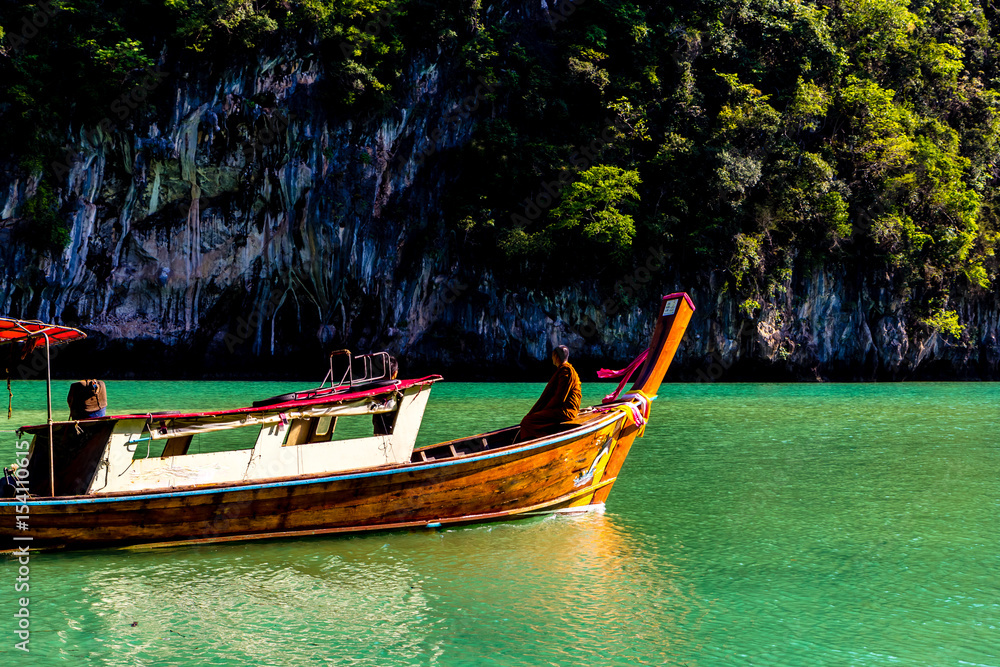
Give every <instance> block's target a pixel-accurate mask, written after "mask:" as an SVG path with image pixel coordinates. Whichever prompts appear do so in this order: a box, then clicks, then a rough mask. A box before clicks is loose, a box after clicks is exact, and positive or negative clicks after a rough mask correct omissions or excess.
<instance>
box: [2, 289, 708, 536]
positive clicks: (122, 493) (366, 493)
mask: <svg viewBox="0 0 1000 667" xmlns="http://www.w3.org/2000/svg"><path fill="white" fill-rule="evenodd" d="M693 312H694V306H693V304H692V303H691V301H690V299H689V297H688V296H687V295H686V294H683V293H677V294H670V295H667V296H665V297H663V299H662V301H661V306H660V309H659V310H658V314H657V323H656V327H655V329H654V332H653V336H652V338H651V341H650V346H649V349H648V350H647V351H646V352H644V353H643V354H641V355H640V356H639V358H637V359H636V360H635V361H634V362H633V364H631V365H630V366H629V367H628V368H626V369H624V370H623V371H613V372H612V371H606V372H605V373H608V375H603V377H623V378H624V379H622V381H621V384H620V385H619V387H618V389H617V390H616V391H615V392H614V393H613V394H611V395H609V396H607V397H606V398H605V400H604V402H603V404H602V405H601V406H596V407H593V408H587V409H585V410H583V411H582V412H581V414H580V416H579V417H578V418H576V419H575V420H573V421H572V422H568V423H564V424H558V425H553V426H554V427H555V428H559V429H565V430H562V431H561V432H559V433H557V434H554V435H550V436H546V437H543V438H538V439H535V440H529V441H527V442H522V443H514V440H515V437H516V435H517V433H518V429H517V427H511V428H508V429H503V430H501V431H497V432H494V433H488V434H481V435H477V436H473V437H470V438H464V439H461V440H454V441H450V442H446V443H440V444H437V445H432V446H430V447H424V448H418V449H414V442H415V439H416V432H417V431H416V429H417V427H418V425H419V416H420V415H422V413H423V403H420V402H418V401H417V398H419V396H424V399H425V400H426V395H425V394H424V392H429V387H430V384H432V383H433V382H435V381H436V380H438V379H440V377H439V376H430V377H428V378H421V379H417V380H407V381H397V380H392V381H391V386H381V385H380V386H376V387H372V388H367V389H362V388H361V386H359V387H354V385H351V388H349V389H350V390H349V391H347V393H344V392H340V388H339V387H338V388H331V389H328V390H326V393H325V394H323V395H319V394H318V391H317V393H316V395H312V396H308V397H301V398H300V397H298V396H297V395H294V396H293V397H292V399H290V400H284V399H286V398H287V397H285V396H283V397H279V400H278V401H277V402H276V403H275V402H274V401H266V402H264V403H262V404H261V405H256V406H254V407H251V408H241V409H235V410H225V411H217V412H207V413H190V414H188V413H185V414H180V413H160V414H157V415H153V414H147V415H141V414H140V415H126V416H121V417H114V418H109V419H111V420H112V421H113V422H114V424H113V425H111V424H108V425H104V424H103V422H88V424H87V428H86V429H83V428H81V429H80V433H79V437H78V438H76V439H75V440H74V438H73V437H69V428H70V426H71V424H69V423H66V424H60V425H58V429H57V428H56V427H57V425H56V424H55V423H54V422H53V421H52V419H51V414H50V415H49V420H48V422H47V423H46V425H44V426H37V427H25V428H24V429H23V430H24V431H25V432H28V433H31V434H33V435H34V436H35V442H34V445H35V446H33V448H32V454H31V460H30V465H29V464H21V465H22V466H24V467H23V468H22V469H21V470H19V471H17V472H18V475H21V474H22V473H27V470H28V469H29V468H31V469H32V470H39V469H41V470H47V472H48V478H49V479H48V486H47V491H48V493H49V495H48V496H47V497H37V496H29V494H28V490H27V489H26V488H23V487H22V488H20V489H19V491H18V493H19V494H20V495H19V496H18V497H17V498H15V499H13V500H7V499H3V500H0V531H2V533H3V535H4V536H5V537H6V536H7V535H9V536H10V537H11V540H10V541H9V542H7V545H10V546H12V547H13V549H14V550H17V549H18V548H24V547H28V548H58V547H73V548H80V547H85V548H86V547H94V548H99V547H107V546H116V547H121V546H133V545H164V544H191V543H199V542H219V541H229V540H246V539H260V538H269V537H288V536H301V535H315V534H324V533H342V532H355V531H367V530H384V529H394V528H405V527H418V526H427V527H435V526H440V525H445V524H457V523H471V522H480V521H489V520H496V519H502V518H506V517H513V516H523V515H526V514H531V513H535V512H551V511H556V510H562V509H574V508H581V507H585V506H587V505H591V504H600V503H603V502H604V501H605V500H606V499H607V497H608V494H609V493H610V492H611V488H612V486H613V484H614V482H615V480H616V479H617V476H618V473H619V471H620V469H621V467H622V465H623V463H624V461H625V458H626V457H627V455H628V452H629V449H630V448H631V446H632V442H633V441H634V439H635V438H636V437H637V436H638V435H641V433H642V430H643V428H644V424H645V423H646V420H647V419H648V418H649V415H650V404H651V402H652V401H653V400H654V399H655V397H656V392H657V390H658V388H659V386H660V383H661V382H662V380H663V376H664V373H666V371H667V368H668V367H669V365H670V361H671V360H672V359H673V357H674V354H675V353H676V351H677V348H678V346H679V345H680V342H681V339H682V337H683V335H684V330H685V329H686V327H687V324H688V322H689V320H690V318H691V315H692V313H693ZM29 325H31V326H29ZM11 326H13V325H11ZM18 326H20V327H21V328H20V329H17V330H16V334H17V336H19V337H21V338H23V339H24V340H26V341H28V342H32V341H33V340H34V339H32V338H31V337H32V336H35V337H37V336H38V335H40V334H38V333H36V332H35V330H34V329H33V328H32V326H35V325H34V324H31V323H27V324H25V323H20V324H19V325H18ZM50 329H51V327H50V328H46V329H44V332H43V333H44V334H45V335H49V331H50ZM12 330H13V329H12ZM52 331H55V332H56V333H54V334H52V335H57V334H58V333H59V331H57V330H55V329H52ZM71 334H72V335H75V334H73V332H72V331H70V332H69V333H66V335H67V336H69V335H71ZM10 335H14V334H10ZM81 335H82V334H81ZM46 340H48V339H46ZM0 342H2V341H0ZM644 360H645V364H644V365H643V366H642V367H641V369H640V368H639V364H640V363H641V362H643V361H644ZM636 369H639V370H638V379H636V380H635V383H634V384H633V385H632V387H631V389H630V391H628V392H627V393H625V394H622V393H621V392H622V390H623V388H624V386H625V383H626V382H627V381H628V380H629V378H630V376H631V373H632V372H634V371H635V370H636ZM390 398H391V405H390ZM407 401H409V402H407ZM392 411H394V412H395V413H396V417H395V418H394V421H393V426H392V427H391V428H388V433H387V432H385V431H381V430H379V431H377V432H376V433H374V434H373V435H371V436H366V437H364V438H356V439H348V440H343V441H336V442H335V441H333V440H332V439H331V438H332V436H333V433H334V431H335V429H334V425H335V421H334V420H335V419H336V418H337V417H336V416H337V415H341V414H342V416H346V415H353V416H360V415H364V417H365V418H368V417H369V413H372V414H388V413H389V412H392ZM323 419H327V420H331V421H329V423H327V424H326V425H323V424H321V420H323ZM286 424H287V425H288V428H287V429H285V426H286ZM95 425H96V426H95ZM92 427H94V428H96V430H93V431H90V430H88V429H91V428H92ZM251 427H253V428H259V431H257V440H256V443H255V445H254V447H253V449H244V450H238V451H235V452H226V453H209V454H187V453H186V452H187V450H188V448H189V447H190V441H191V438H193V437H196V436H197V435H200V434H202V433H207V432H212V431H214V430H220V429H225V430H236V429H239V428H251ZM383 427H384V424H383ZM386 428H387V427H386ZM74 432H76V428H75V425H74ZM57 434H58V435H59V436H60V438H58V442H59V446H58V448H57V447H56V446H55V443H56V441H57V438H56V435H57ZM81 438H82V439H81ZM154 439H166V444H165V446H164V448H163V452H162V453H161V454H159V455H158V456H152V457H151V456H149V449H148V448H149V447H150V445H149V441H151V440H154ZM142 442H146V443H147V445H146V446H147V456H146V457H144V458H141V459H137V458H136V456H135V451H137V450H134V449H132V447H138V446H139V443H142ZM73 443H75V444H74V445H73V447H75V449H74V448H73V447H70V444H73ZM363 447H366V448H367V450H365V451H367V453H368V454H370V456H369V457H368V458H367V459H358V458H354V455H355V454H357V451H356V450H357V449H358V448H363ZM57 449H58V451H59V453H60V457H56V456H55V454H54V453H53V452H55V451H56V450H57ZM390 451H391V454H392V456H391V457H390V456H389V453H390ZM57 458H58V459H59V460H60V461H61V463H57ZM285 459H287V460H288V461H287V462H285ZM137 461H138V462H137ZM359 461H361V462H359ZM286 463H287V465H286ZM196 464H200V465H201V468H197V467H196ZM223 464H225V465H223ZM361 465H366V466H367V467H359V466H361ZM212 466H216V467H215V468H213V467H212ZM289 466H294V467H289ZM190 468H194V469H195V470H196V471H204V470H203V469H211V470H209V472H211V471H216V470H221V471H222V472H221V473H218V474H219V475H222V474H224V475H225V476H222V477H214V478H212V477H209V478H200V481H201V484H200V485H193V484H194V483H193V482H192V481H191V480H192V479H195V478H193V477H190V476H184V475H182V476H180V477H178V475H181V473H185V472H186V471H187V470H188V469H190ZM347 468H354V469H347ZM57 472H58V473H59V475H58V476H57V475H56V473H57ZM126 474H131V475H132V477H130V478H126V477H124V476H125V475H126ZM206 474H207V473H206ZM212 474H216V473H215V472H212ZM149 475H152V477H149ZM278 475H283V476H278ZM67 476H68V477H67ZM75 476H82V477H83V479H82V481H80V480H78V481H79V483H77V481H74V478H75ZM26 477H27V475H24V476H23V478H24V479H26ZM19 479H22V477H19ZM67 479H69V482H70V484H69V485H68V486H67V485H66V480H67ZM122 479H124V480H125V482H128V484H124V486H123V483H121V482H118V481H117V480H122ZM107 480H112V482H114V483H109V482H108V481H107ZM178 480H180V481H179V483H182V484H192V485H191V486H176V485H175V482H177V481H178ZM242 480H248V481H242ZM32 482H34V479H32ZM133 483H134V484H133ZM116 484H117V486H116ZM143 485H144V486H143ZM32 486H37V485H35V484H32ZM80 489H86V490H87V491H81V490H80ZM79 493H86V495H68V494H79ZM5 541H6V540H5Z"/></svg>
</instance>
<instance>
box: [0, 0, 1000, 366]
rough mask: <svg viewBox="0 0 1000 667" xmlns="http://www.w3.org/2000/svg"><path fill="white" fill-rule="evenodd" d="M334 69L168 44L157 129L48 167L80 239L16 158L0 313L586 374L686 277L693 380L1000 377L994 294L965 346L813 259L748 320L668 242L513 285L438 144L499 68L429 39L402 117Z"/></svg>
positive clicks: (137, 360)
mask: <svg viewBox="0 0 1000 667" xmlns="http://www.w3.org/2000/svg"><path fill="white" fill-rule="evenodd" d="M518 11H520V12H522V13H523V17H522V19H523V20H530V19H531V11H535V12H537V11H538V8H537V7H535V9H534V10H528V9H525V8H523V7H522V8H520V9H517V8H516V7H507V6H501V7H498V8H496V10H495V14H500V13H507V14H509V13H510V12H514V13H515V17H516V14H517V12H518ZM535 18H537V17H535ZM319 62H320V61H318V60H317V59H315V58H314V57H313V56H312V55H311V54H310V53H308V52H300V50H297V49H296V48H295V47H293V46H291V45H288V46H287V47H286V48H283V49H281V50H280V51H279V52H277V53H261V54H260V55H259V56H258V57H257V59H256V61H254V62H246V63H243V64H241V65H232V66H230V67H228V68H226V69H224V70H222V71H211V70H208V71H205V72H184V71H179V70H178V69H177V63H176V62H174V61H171V59H170V57H169V56H168V55H167V54H164V56H163V57H162V58H161V61H160V63H159V64H158V68H157V69H156V70H155V71H153V72H151V73H150V75H149V78H148V79H147V80H146V81H145V83H144V84H143V85H144V86H145V88H146V89H147V92H149V93H153V92H154V91H155V93H156V95H158V96H159V98H160V99H164V98H166V99H170V100H172V101H173V102H172V107H171V108H170V109H169V110H166V111H164V110H162V109H161V110H160V113H159V115H158V116H157V118H158V119H159V120H156V121H150V122H146V121H142V120H140V119H138V118H136V119H132V118H130V113H131V111H130V107H129V106H127V105H126V106H118V107H112V108H109V110H108V114H109V117H114V118H117V119H118V120H120V121H124V123H125V126H126V127H128V128H129V129H127V130H122V129H120V127H121V126H122V124H121V123H116V124H115V125H116V127H117V128H119V129H115V127H111V125H110V124H100V123H99V124H97V125H96V126H94V127H85V128H80V127H73V128H63V130H62V131H64V133H65V137H64V139H65V143H66V147H67V152H66V157H65V158H64V160H62V161H61V162H56V163H53V164H52V165H49V168H50V169H52V170H54V171H55V173H56V175H57V176H58V177H59V182H60V183H61V188H60V189H59V190H58V191H57V193H56V194H57V197H58V200H59V204H60V206H61V208H60V214H61V215H62V216H63V217H64V218H65V219H66V220H67V221H68V222H69V229H70V242H69V244H68V245H67V247H66V248H65V249H64V250H62V252H52V251H39V250H35V249H32V247H31V246H30V245H29V244H25V243H22V242H17V241H18V239H21V238H23V235H24V234H30V233H31V230H30V229H26V225H25V221H24V220H23V219H22V218H20V217H19V211H20V210H21V207H22V205H23V204H24V203H25V202H26V201H27V200H29V199H30V198H31V197H32V196H33V195H34V194H35V192H36V189H37V187H38V184H39V179H40V175H39V174H37V173H28V172H26V171H24V170H22V169H19V168H18V167H16V166H14V165H8V167H7V168H5V169H2V170H0V218H2V222H0V262H2V274H0V313H2V314H4V315H9V316H15V317H24V318H37V319H43V320H50V321H55V322H62V323H67V324H71V325H79V326H81V327H83V328H84V329H86V330H87V331H88V332H89V333H90V334H91V341H90V342H89V343H87V344H86V345H85V346H84V347H83V352H78V353H75V354H74V353H72V352H66V353H65V355H66V357H67V361H68V362H69V363H68V365H67V366H65V367H64V368H67V369H68V370H71V371H72V370H81V371H82V370H83V369H87V370H88V371H91V370H92V372H101V373H104V374H107V375H115V374H118V375H121V374H123V373H132V374H134V375H135V376H139V377H156V376H194V377H197V376H200V375H202V374H203V373H209V374H211V373H223V374H236V375H245V376H255V375H261V374H282V375H295V376H298V377H303V378H313V377H316V378H318V377H322V369H321V368H320V366H321V364H322V352H323V350H324V349H333V348H337V347H351V348H352V349H354V350H356V351H367V350H370V349H382V348H386V349H389V350H390V351H392V352H394V353H396V354H397V355H399V356H400V357H402V358H403V359H405V360H406V364H408V365H409V367H410V369H415V370H424V369H437V370H441V371H444V372H447V371H448V370H449V369H453V370H455V371H456V373H457V375H458V376H465V377H505V378H506V377H512V376H513V375H514V374H515V373H516V372H517V371H518V369H524V368H530V369H532V373H531V374H530V375H529V376H526V377H528V378H529V379H536V380H537V379H542V377H543V375H544V372H543V371H539V370H538V369H540V368H543V367H544V366H543V364H536V363H535V362H536V361H537V360H544V359H546V358H547V350H548V349H549V347H550V346H551V345H552V344H556V343H560V342H565V343H567V344H569V345H570V347H571V348H572V349H573V350H574V353H575V357H576V358H577V359H579V360H581V361H582V364H583V366H584V367H585V368H587V367H590V366H596V365H598V364H610V363H613V362H625V361H628V360H630V359H631V358H632V357H633V356H634V355H635V354H637V353H638V352H639V351H640V350H641V348H642V347H643V345H644V343H645V342H646V341H647V340H648V336H649V334H650V333H651V327H652V322H651V313H652V310H653V308H654V305H655V294H656V293H657V292H660V293H666V292H667V291H674V290H685V291H688V292H690V293H691V295H692V297H693V299H694V301H695V303H696V305H697V307H698V311H697V313H696V315H695V319H694V320H693V322H692V326H691V329H690V330H689V334H688V337H687V339H686V342H685V343H684V345H683V347H682V348H681V351H680V356H679V358H678V360H677V363H678V367H677V369H676V371H677V372H676V374H675V375H674V377H675V378H686V379H708V380H717V379H752V378H755V377H756V378H765V377H766V378H809V379H812V378H828V377H829V378H842V379H871V378H910V377H922V376H940V377H965V376H973V377H977V376H978V377H995V376H997V374H998V369H1000V366H998V347H997V333H998V327H1000V309H998V307H997V304H996V303H995V302H992V303H990V304H983V303H979V302H968V303H963V304H961V306H960V308H961V314H962V320H963V321H964V322H967V323H970V324H969V326H968V329H967V334H966V340H964V341H953V340H948V339H946V338H945V337H943V336H942V335H941V334H937V333H933V332H931V331H930V330H929V329H927V328H926V327H923V326H922V325H920V324H919V323H917V322H914V321H909V320H907V316H906V314H905V308H904V307H903V306H904V304H902V303H900V302H899V300H898V299H897V298H896V297H894V296H893V295H892V294H891V293H888V292H886V291H881V290H879V289H878V288H875V287H871V286H870V285H871V284H872V283H871V282H870V281H868V280H866V278H865V277H858V276H847V275H844V274H843V272H842V271H840V270H838V268H837V267H827V268H822V267H819V268H814V269H811V270H809V271H805V270H799V271H797V272H796V273H795V274H794V275H793V276H791V277H790V278H789V282H788V284H786V285H785V286H784V289H783V292H781V293H780V294H777V295H776V296H775V297H774V299H773V301H772V302H770V303H765V304H763V305H762V307H761V308H760V309H759V310H757V311H756V312H751V313H741V312H740V309H739V307H738V305H737V299H736V297H735V296H734V295H733V294H732V292H731V290H730V289H729V287H728V286H727V283H726V280H725V274H724V272H722V271H721V270H713V269H711V267H706V269H705V270H703V271H700V272H698V273H696V274H684V275H681V274H679V273H678V271H677V270H676V268H675V267H674V266H673V265H672V263H671V259H670V257H669V248H666V249H663V248H659V249H655V248H654V249H648V251H649V255H648V257H646V256H644V253H645V252H646V251H647V249H642V248H640V249H637V251H636V257H639V258H640V259H639V263H638V264H637V265H636V267H635V270H634V274H633V275H630V276H623V285H622V289H620V290H618V291H617V292H612V291H609V287H608V286H603V287H602V286H599V285H597V284H580V285H578V286H575V287H572V288H565V289H560V290H557V291H555V292H554V293H540V292H537V291H524V290H523V289H521V288H520V287H519V286H518V285H512V284H509V283H508V282H504V281H501V280H499V279H498V278H496V277H495V276H494V275H493V273H491V271H490V269H489V268H488V267H480V266H472V265H470V264H469V263H468V262H467V261H464V259H463V256H462V254H461V251H460V247H459V245H458V244H457V242H456V240H455V239H454V238H453V237H452V236H450V235H449V234H448V233H447V232H446V231H445V230H446V229H448V226H446V225H445V224H443V221H442V220H441V213H440V211H441V210H442V207H441V205H440V202H441V199H442V197H443V196H445V195H446V193H447V191H448V188H449V185H450V184H451V183H452V182H453V181H454V174H453V173H452V172H451V171H450V168H451V167H450V163H449V161H448V160H446V159H435V158H436V157H437V156H439V155H442V154H444V153H446V152H447V151H448V150H449V149H452V148H455V147H458V146H461V145H463V144H465V143H466V142H468V141H469V139H470V137H471V136H472V133H473V130H474V128H475V125H476V122H477V118H478V117H480V116H481V114H482V113H491V114H503V113H504V111H505V110H504V109H503V108H502V107H500V106H494V107H492V108H490V109H489V110H488V111H484V110H479V111H478V113H472V112H470V111H469V109H470V107H471V106H473V105H470V100H471V101H472V102H473V103H475V104H474V105H475V106H478V100H479V91H480V90H481V88H480V87H481V86H483V85H484V82H482V81H478V80H477V79H476V78H475V77H473V76H470V74H469V73H467V72H464V71H461V70H460V69H458V68H456V67H454V66H452V64H451V63H449V62H448V61H447V59H444V58H441V57H439V56H438V55H437V54H435V53H423V54H419V55H416V56H415V57H414V58H413V59H412V60H411V61H410V62H409V63H408V65H407V67H408V70H407V71H406V73H405V77H404V78H405V80H406V83H407V86H406V89H405V92H403V93H401V94H400V95H399V96H398V99H397V100H396V106H395V107H394V108H393V109H391V110H389V111H387V112H385V113H383V114H380V115H377V116H373V117H366V118H350V117H337V116H335V115H332V114H331V113H330V112H329V110H328V109H327V108H326V107H325V105H324V103H323V101H322V95H321V94H320V89H321V86H322V84H323V82H324V71H323V68H322V66H321V65H320V64H319ZM487 85H488V83H487ZM139 92H141V91H139ZM165 93H166V94H165ZM123 115H124V117H123ZM19 234H20V235H21V236H19ZM629 283H632V285H633V287H634V288H635V289H633V288H632V287H629V286H628V284H629ZM632 292H634V293H632ZM609 294H610V296H609ZM317 368H319V370H314V369H317ZM15 377H16V374H15Z"/></svg>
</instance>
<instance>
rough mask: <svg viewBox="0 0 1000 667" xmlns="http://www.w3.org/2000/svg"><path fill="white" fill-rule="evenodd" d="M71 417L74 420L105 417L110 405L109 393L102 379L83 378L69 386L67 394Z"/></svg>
mask: <svg viewBox="0 0 1000 667" xmlns="http://www.w3.org/2000/svg"><path fill="white" fill-rule="evenodd" d="M66 402H67V403H69V418H70V419H72V420H73V421H76V420H79V419H91V418H94V417H103V416H104V414H105V409H106V408H107V407H108V393H107V390H106V389H105V388H104V382H103V381H101V380H81V381H79V382H74V383H73V384H71V385H70V387H69V394H68V395H67V396H66Z"/></svg>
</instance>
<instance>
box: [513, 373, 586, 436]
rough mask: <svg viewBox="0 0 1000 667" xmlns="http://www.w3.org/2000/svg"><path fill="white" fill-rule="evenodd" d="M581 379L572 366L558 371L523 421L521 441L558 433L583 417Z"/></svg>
mask: <svg viewBox="0 0 1000 667" xmlns="http://www.w3.org/2000/svg"><path fill="white" fill-rule="evenodd" d="M580 397H581V396H580V376H579V375H577V374H576V369H575V368H573V366H571V365H570V364H569V362H567V363H565V364H563V365H562V366H560V367H559V368H557V369H556V372H555V373H554V374H553V375H552V379H551V380H549V383H548V384H547V385H545V391H543V392H542V395H541V396H540V397H539V399H538V401H537V402H536V403H535V405H534V407H532V408H531V410H529V411H528V414H527V415H525V417H524V419H522V420H521V433H520V435H518V437H517V440H518V442H520V441H523V440H532V439H534V438H540V437H542V436H543V435H550V434H552V433H557V432H558V431H559V430H560V429H559V424H561V423H562V422H567V421H569V420H571V419H574V418H576V416H577V415H578V414H580Z"/></svg>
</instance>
